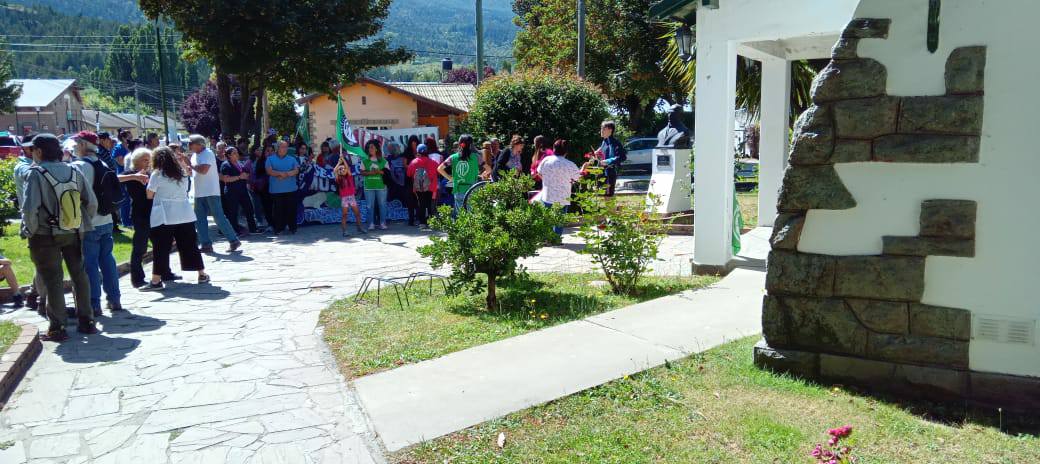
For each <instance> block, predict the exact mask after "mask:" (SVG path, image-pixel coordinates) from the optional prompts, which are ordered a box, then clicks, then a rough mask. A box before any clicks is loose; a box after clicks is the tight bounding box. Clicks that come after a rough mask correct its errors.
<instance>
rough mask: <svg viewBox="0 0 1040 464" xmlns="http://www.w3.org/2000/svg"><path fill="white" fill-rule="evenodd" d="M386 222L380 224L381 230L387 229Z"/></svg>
mask: <svg viewBox="0 0 1040 464" xmlns="http://www.w3.org/2000/svg"><path fill="white" fill-rule="evenodd" d="M386 229H387V227H386V224H379V230H386Z"/></svg>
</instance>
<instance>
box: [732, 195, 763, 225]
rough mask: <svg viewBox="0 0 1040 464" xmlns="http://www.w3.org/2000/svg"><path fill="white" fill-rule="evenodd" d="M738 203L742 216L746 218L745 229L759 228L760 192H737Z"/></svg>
mask: <svg viewBox="0 0 1040 464" xmlns="http://www.w3.org/2000/svg"><path fill="white" fill-rule="evenodd" d="M737 203H740V215H741V216H742V217H743V218H744V227H757V226H758V192H757V191H756V192H737Z"/></svg>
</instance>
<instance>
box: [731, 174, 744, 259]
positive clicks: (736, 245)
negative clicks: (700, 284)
mask: <svg viewBox="0 0 1040 464" xmlns="http://www.w3.org/2000/svg"><path fill="white" fill-rule="evenodd" d="M743 229H744V216H743V215H741V214H740V201H739V200H737V186H736V184H734V185H733V240H732V242H731V246H732V247H733V255H734V256H736V255H737V253H740V231H741V230H743Z"/></svg>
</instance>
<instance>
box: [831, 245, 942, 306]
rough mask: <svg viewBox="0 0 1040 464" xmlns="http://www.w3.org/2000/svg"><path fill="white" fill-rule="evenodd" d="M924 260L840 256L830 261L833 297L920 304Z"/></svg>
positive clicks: (914, 258) (902, 257) (904, 257)
mask: <svg viewBox="0 0 1040 464" xmlns="http://www.w3.org/2000/svg"><path fill="white" fill-rule="evenodd" d="M923 294H924V258H920V257H914V256H841V257H835V259H834V295H835V296H845V297H852V298H866V299H879V300H895V301H920V300H921V295H923Z"/></svg>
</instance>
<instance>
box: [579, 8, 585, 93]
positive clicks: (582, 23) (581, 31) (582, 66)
mask: <svg viewBox="0 0 1040 464" xmlns="http://www.w3.org/2000/svg"><path fill="white" fill-rule="evenodd" d="M578 77H579V78H582V79H584V78H585V0H578Z"/></svg>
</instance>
